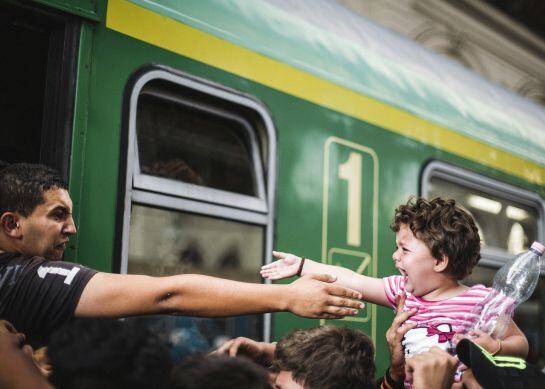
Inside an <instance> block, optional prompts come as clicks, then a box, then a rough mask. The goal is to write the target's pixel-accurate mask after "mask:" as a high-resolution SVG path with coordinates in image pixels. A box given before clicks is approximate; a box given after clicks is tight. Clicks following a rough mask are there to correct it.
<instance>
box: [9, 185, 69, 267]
mask: <svg viewBox="0 0 545 389" xmlns="http://www.w3.org/2000/svg"><path fill="white" fill-rule="evenodd" d="M43 197H44V203H43V204H40V205H38V206H37V207H36V208H34V211H32V214H30V215H29V216H28V217H21V218H20V219H19V222H20V226H21V231H22V237H21V241H20V242H19V251H20V252H22V253H23V254H25V255H28V256H40V257H44V258H46V259H48V260H50V261H59V260H61V259H62V255H63V253H64V250H65V249H66V245H67V244H68V238H69V237H70V235H74V234H75V233H76V226H75V225H74V219H72V200H70V196H69V195H68V192H67V191H66V190H64V189H51V190H48V191H47V192H44V194H43Z"/></svg>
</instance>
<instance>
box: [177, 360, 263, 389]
mask: <svg viewBox="0 0 545 389" xmlns="http://www.w3.org/2000/svg"><path fill="white" fill-rule="evenodd" d="M170 388H171V389H235V388H245V389H272V386H271V384H270V382H269V375H268V373H267V371H266V370H265V369H264V368H263V367H261V366H258V365H256V364H255V363H253V362H251V361H249V360H247V359H243V358H232V357H228V356H205V355H194V356H191V357H189V358H187V359H186V360H185V361H184V362H182V363H181V364H179V365H178V366H176V367H175V368H174V370H173V371H172V376H171V383H170Z"/></svg>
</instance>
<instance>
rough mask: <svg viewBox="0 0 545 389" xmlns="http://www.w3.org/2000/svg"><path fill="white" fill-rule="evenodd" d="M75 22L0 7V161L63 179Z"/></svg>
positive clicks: (31, 9)
mask: <svg viewBox="0 0 545 389" xmlns="http://www.w3.org/2000/svg"><path fill="white" fill-rule="evenodd" d="M79 26H80V24H79V21H78V19H77V18H76V17H72V16H70V15H64V14H61V13H57V12H53V11H50V10H46V9H43V8H40V7H30V6H27V5H14V4H13V3H4V2H0V40H1V42H2V45H1V47H2V49H1V50H2V56H1V57H2V61H0V69H1V71H0V118H1V122H2V125H1V126H0V160H2V161H3V162H7V163H13V162H32V163H43V164H46V165H49V166H52V167H54V168H56V169H58V170H59V171H60V172H61V174H62V175H63V177H64V178H66V179H67V178H68V169H69V156H70V142H71V133H72V117H73V101H74V92H75V77H76V72H75V69H76V60H77V47H78V41H79Z"/></svg>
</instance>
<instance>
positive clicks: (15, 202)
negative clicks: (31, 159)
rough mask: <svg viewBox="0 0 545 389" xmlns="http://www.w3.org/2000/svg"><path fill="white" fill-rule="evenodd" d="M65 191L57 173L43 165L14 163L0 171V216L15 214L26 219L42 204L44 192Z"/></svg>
mask: <svg viewBox="0 0 545 389" xmlns="http://www.w3.org/2000/svg"><path fill="white" fill-rule="evenodd" d="M52 189H67V186H66V183H65V182H64V180H63V179H62V178H61V176H60V175H59V173H58V172H57V171H56V170H54V169H51V168H49V167H47V166H44V165H37V164H30V163H14V164H12V165H9V166H7V167H5V168H3V169H2V170H0V215H1V214H3V213H4V212H17V213H19V214H20V215H21V216H24V217H28V216H30V214H31V213H32V212H33V211H34V209H35V208H36V207H37V206H38V205H40V204H43V203H44V196H43V194H44V192H47V191H48V190H52Z"/></svg>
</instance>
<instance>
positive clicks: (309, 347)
mask: <svg viewBox="0 0 545 389" xmlns="http://www.w3.org/2000/svg"><path fill="white" fill-rule="evenodd" d="M374 353H375V348H374V346H373V342H372V340H371V339H370V338H369V337H368V336H367V335H366V334H365V333H364V332H362V331H360V330H355V329H350V328H345V327H338V326H332V325H326V326H322V327H316V328H312V329H309V330H296V331H294V332H292V333H291V334H289V335H288V336H286V337H284V338H282V339H281V340H280V341H279V342H278V344H277V345H276V351H275V355H274V362H273V365H274V368H275V369H276V370H283V371H289V372H291V375H292V377H293V380H294V381H295V382H297V383H298V384H299V385H302V386H303V387H304V388H306V389H311V388H312V389H367V388H374V385H375V362H374Z"/></svg>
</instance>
